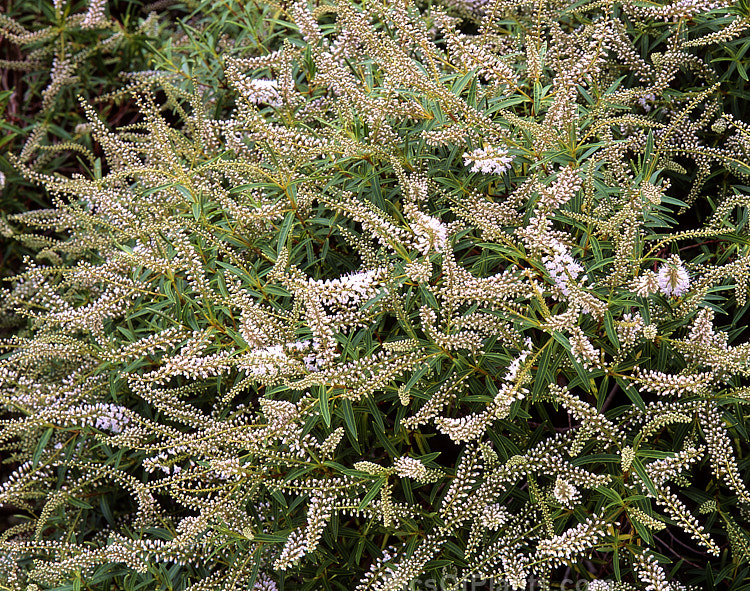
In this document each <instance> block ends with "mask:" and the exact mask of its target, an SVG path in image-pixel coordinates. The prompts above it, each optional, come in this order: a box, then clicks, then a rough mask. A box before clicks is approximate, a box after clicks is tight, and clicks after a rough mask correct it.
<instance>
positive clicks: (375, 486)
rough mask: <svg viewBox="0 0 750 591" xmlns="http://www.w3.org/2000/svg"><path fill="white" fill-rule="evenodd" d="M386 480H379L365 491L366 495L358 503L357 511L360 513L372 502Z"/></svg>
mask: <svg viewBox="0 0 750 591" xmlns="http://www.w3.org/2000/svg"><path fill="white" fill-rule="evenodd" d="M385 481H386V479H385V478H379V479H378V480H377V481H376V482H375V484H373V485H372V487H371V488H370V490H368V491H367V494H366V495H365V496H364V497H362V500H361V501H360V503H359V507H358V509H359V510H360V511H361V510H362V509H364V508H365V507H367V505H368V504H369V503H370V501H372V500H373V499H374V498H375V497H376V496H377V494H378V491H380V489H381V488H383V485H384V484H385Z"/></svg>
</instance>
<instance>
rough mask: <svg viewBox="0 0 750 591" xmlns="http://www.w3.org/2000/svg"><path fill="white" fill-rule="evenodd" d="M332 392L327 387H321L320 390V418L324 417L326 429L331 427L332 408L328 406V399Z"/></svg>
mask: <svg viewBox="0 0 750 591" xmlns="http://www.w3.org/2000/svg"><path fill="white" fill-rule="evenodd" d="M329 396H330V392H329V391H328V387H327V386H320V388H319V390H318V402H319V404H320V416H321V417H323V422H324V423H325V424H326V427H330V426H331V408H330V407H329V406H328V399H329Z"/></svg>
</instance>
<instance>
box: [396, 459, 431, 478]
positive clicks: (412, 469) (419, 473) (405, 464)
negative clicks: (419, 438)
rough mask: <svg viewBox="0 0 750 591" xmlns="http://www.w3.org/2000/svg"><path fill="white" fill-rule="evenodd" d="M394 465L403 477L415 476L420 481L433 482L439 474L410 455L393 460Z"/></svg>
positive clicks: (397, 472)
mask: <svg viewBox="0 0 750 591" xmlns="http://www.w3.org/2000/svg"><path fill="white" fill-rule="evenodd" d="M393 467H394V468H395V470H396V474H398V475H399V476H401V478H413V479H414V480H417V481H419V482H433V481H434V480H435V479H436V477H437V476H438V474H436V473H435V471H434V470H430V469H429V468H427V466H425V465H424V464H423V463H422V462H420V461H419V460H417V459H416V458H410V457H409V456H402V457H400V458H398V459H397V460H396V461H395V462H393Z"/></svg>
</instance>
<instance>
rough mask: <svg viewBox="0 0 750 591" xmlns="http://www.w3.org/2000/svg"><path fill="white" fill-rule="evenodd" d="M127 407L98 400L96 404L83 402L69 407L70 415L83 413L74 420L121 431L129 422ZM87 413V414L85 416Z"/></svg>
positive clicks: (114, 431) (105, 429)
mask: <svg viewBox="0 0 750 591" xmlns="http://www.w3.org/2000/svg"><path fill="white" fill-rule="evenodd" d="M127 412H128V411H127V409H126V408H125V407H122V406H118V405H116V404H110V403H106V402H98V403H96V404H84V405H82V406H80V407H78V408H75V409H71V412H70V414H71V415H78V416H81V415H84V416H82V417H81V419H79V420H78V421H76V422H77V423H79V424H81V425H88V426H93V427H95V428H96V429H100V430H102V431H111V432H112V433H122V430H123V429H124V428H125V426H126V425H127V424H128V423H130V418H129V417H128V416H127V414H126V413H127ZM85 415H88V416H85Z"/></svg>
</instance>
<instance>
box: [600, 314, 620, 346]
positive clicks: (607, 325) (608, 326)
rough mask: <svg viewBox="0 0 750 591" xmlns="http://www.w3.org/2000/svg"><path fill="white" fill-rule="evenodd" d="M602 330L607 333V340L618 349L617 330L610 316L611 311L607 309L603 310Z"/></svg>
mask: <svg viewBox="0 0 750 591" xmlns="http://www.w3.org/2000/svg"><path fill="white" fill-rule="evenodd" d="M604 330H605V331H606V333H607V337H608V338H609V342H610V343H612V344H613V345H614V346H615V347H617V348H618V349H619V348H620V339H618V338H617V331H616V330H615V321H614V319H613V318H612V312H610V311H609V310H607V311H606V312H604Z"/></svg>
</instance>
